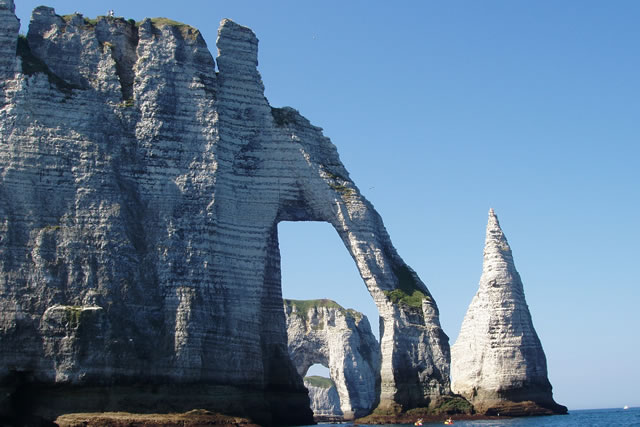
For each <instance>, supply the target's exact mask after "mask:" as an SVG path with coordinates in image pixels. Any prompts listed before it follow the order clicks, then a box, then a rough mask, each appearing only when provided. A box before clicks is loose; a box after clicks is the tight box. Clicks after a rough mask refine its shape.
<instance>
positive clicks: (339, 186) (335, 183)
mask: <svg viewBox="0 0 640 427" xmlns="http://www.w3.org/2000/svg"><path fill="white" fill-rule="evenodd" d="M324 173H325V174H327V177H328V178H329V179H330V181H329V182H328V184H329V187H331V188H332V189H333V190H335V191H337V192H338V193H340V194H342V195H343V196H347V197H348V196H352V195H354V194H355V193H356V190H355V189H353V188H351V187H349V186H348V185H347V184H348V183H349V180H348V179H347V178H345V177H343V176H342V175H339V174H336V173H333V172H330V171H328V170H326V169H325V170H324Z"/></svg>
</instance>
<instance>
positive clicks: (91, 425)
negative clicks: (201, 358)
mask: <svg viewBox="0 0 640 427" xmlns="http://www.w3.org/2000/svg"><path fill="white" fill-rule="evenodd" d="M55 425H58V426H60V427H81V426H82V427H85V426H88V427H101V426H110V427H125V426H141V427H142V426H144V427H151V426H193V427H195V426H203V425H216V426H243V427H254V426H258V424H253V423H252V422H251V421H250V420H249V419H247V418H240V417H230V416H227V415H222V414H217V413H213V412H209V411H205V410H203V409H195V410H193V411H189V412H185V413H181V414H132V413H129V412H104V413H77V414H65V415H61V416H60V417H58V418H57V419H56V420H55Z"/></svg>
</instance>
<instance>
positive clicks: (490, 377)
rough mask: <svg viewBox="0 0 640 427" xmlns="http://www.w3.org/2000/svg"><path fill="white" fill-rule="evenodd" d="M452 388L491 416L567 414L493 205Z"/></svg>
mask: <svg viewBox="0 0 640 427" xmlns="http://www.w3.org/2000/svg"><path fill="white" fill-rule="evenodd" d="M451 378H452V389H453V391H454V392H455V393H459V394H461V395H462V396H464V397H465V398H466V399H468V400H469V401H470V402H471V403H472V404H473V406H474V408H475V410H476V411H477V412H480V413H484V414H487V415H495V414H502V415H513V416H522V415H537V414H552V413H558V414H562V413H566V412H567V408H566V407H564V406H562V405H558V404H557V403H556V402H555V401H554V400H553V396H552V392H551V384H550V383H549V379H548V378H547V360H546V357H545V354H544V351H543V349H542V344H541V343H540V339H539V338H538V335H537V334H536V331H535V329H534V328H533V323H532V321H531V314H530V313H529V307H528V306H527V302H526V301H525V297H524V289H523V286H522V281H521V279H520V275H519V274H518V272H517V271H516V268H515V265H514V263H513V255H512V253H511V248H510V247H509V243H507V239H506V237H505V236H504V233H503V232H502V229H501V228H500V224H499V223H498V218H497V217H496V215H495V213H494V212H493V209H491V210H490V211H489V222H488V224H487V235H486V240H485V248H484V263H483V266H482V277H481V278H480V285H479V289H478V292H477V293H476V295H475V297H474V298H473V301H471V305H470V306H469V309H468V311H467V314H466V316H465V318H464V321H463V323H462V328H461V330H460V335H459V337H458V339H457V341H456V343H455V344H454V345H453V347H452V349H451Z"/></svg>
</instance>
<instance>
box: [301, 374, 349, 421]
mask: <svg viewBox="0 0 640 427" xmlns="http://www.w3.org/2000/svg"><path fill="white" fill-rule="evenodd" d="M304 386H305V387H306V388H307V390H309V400H311V410H312V411H313V418H314V419H316V420H342V419H343V418H344V414H343V413H342V409H340V396H339V395H338V390H337V389H336V385H335V383H334V382H333V381H331V380H330V379H328V378H322V377H305V378H304Z"/></svg>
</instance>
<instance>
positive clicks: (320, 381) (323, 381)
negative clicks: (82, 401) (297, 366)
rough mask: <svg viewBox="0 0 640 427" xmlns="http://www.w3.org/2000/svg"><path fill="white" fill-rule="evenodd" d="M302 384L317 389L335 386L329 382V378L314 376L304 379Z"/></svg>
mask: <svg viewBox="0 0 640 427" xmlns="http://www.w3.org/2000/svg"><path fill="white" fill-rule="evenodd" d="M304 382H306V383H307V384H309V385H310V386H313V387H318V388H331V387H334V386H335V383H334V382H333V381H332V380H331V378H325V377H320V376H316V375H313V376H310V377H304Z"/></svg>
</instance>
